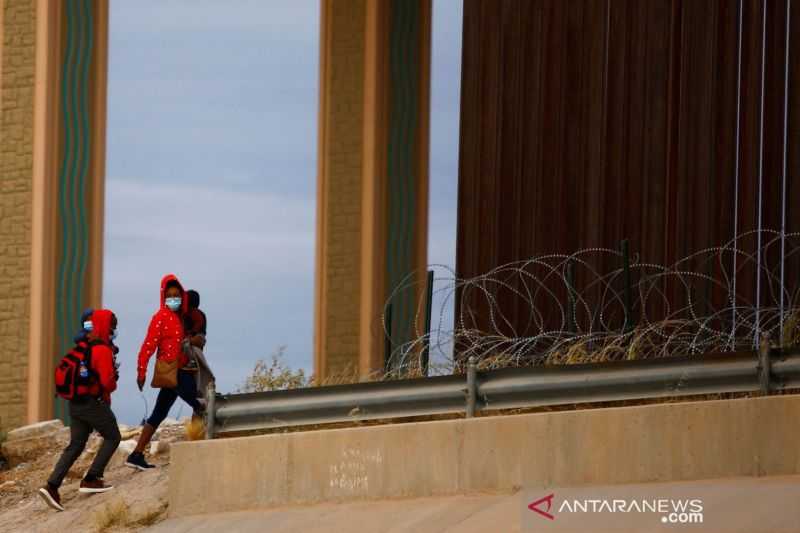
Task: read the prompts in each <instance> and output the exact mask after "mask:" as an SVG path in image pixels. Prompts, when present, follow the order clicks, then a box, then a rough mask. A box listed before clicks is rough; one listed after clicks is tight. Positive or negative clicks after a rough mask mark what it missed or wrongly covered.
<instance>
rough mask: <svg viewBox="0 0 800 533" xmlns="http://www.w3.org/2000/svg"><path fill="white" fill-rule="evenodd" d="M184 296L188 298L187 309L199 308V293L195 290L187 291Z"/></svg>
mask: <svg viewBox="0 0 800 533" xmlns="http://www.w3.org/2000/svg"><path fill="white" fill-rule="evenodd" d="M186 294H187V295H188V296H189V309H197V308H198V307H200V293H199V292H197V291H196V290H193V289H189V290H188V291H186Z"/></svg>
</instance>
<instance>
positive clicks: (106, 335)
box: [92, 309, 114, 343]
mask: <svg viewBox="0 0 800 533" xmlns="http://www.w3.org/2000/svg"><path fill="white" fill-rule="evenodd" d="M113 316H114V313H112V312H111V311H110V310H108V309H96V310H95V312H94V313H92V327H93V329H92V336H94V337H97V338H98V339H100V340H101V341H103V342H105V343H110V342H111V319H112V317H113Z"/></svg>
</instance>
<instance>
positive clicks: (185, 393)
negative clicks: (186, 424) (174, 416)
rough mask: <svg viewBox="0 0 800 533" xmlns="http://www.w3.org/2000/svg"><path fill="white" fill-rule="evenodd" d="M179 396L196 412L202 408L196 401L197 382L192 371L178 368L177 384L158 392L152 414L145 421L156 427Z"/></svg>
mask: <svg viewBox="0 0 800 533" xmlns="http://www.w3.org/2000/svg"><path fill="white" fill-rule="evenodd" d="M179 396H180V397H181V399H182V400H183V401H184V402H186V403H188V404H189V405H190V406H191V407H192V409H193V410H194V412H195V413H196V414H199V413H200V412H201V411H202V410H203V407H202V406H201V405H200V402H198V401H197V384H196V382H195V380H194V372H186V371H184V370H178V386H177V387H175V388H174V389H161V390H160V391H159V392H158V398H156V406H155V407H154V408H153V414H151V415H150V418H148V419H147V423H148V424H150V425H151V426H153V427H154V428H157V427H158V425H159V424H161V422H163V421H164V419H165V418H167V415H168V414H169V410H170V409H171V408H172V406H173V405H174V404H175V400H177V399H178V397H179Z"/></svg>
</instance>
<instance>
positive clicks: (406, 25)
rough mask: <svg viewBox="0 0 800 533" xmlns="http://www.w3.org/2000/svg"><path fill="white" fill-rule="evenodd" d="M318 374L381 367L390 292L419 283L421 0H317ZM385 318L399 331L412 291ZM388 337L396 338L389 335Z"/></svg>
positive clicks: (424, 143) (425, 28)
mask: <svg viewBox="0 0 800 533" xmlns="http://www.w3.org/2000/svg"><path fill="white" fill-rule="evenodd" d="M321 9H322V13H321V38H320V116H319V152H318V153H319V156H318V210H317V264H316V306H315V307H316V314H315V360H314V362H315V373H316V375H317V376H319V377H322V378H325V377H328V376H341V375H347V374H350V375H355V374H358V375H360V376H361V377H365V376H367V375H369V374H370V373H372V372H375V371H381V370H382V369H383V368H384V357H385V354H384V336H383V329H382V324H381V316H382V313H383V308H384V304H385V302H386V299H387V296H388V294H389V292H390V290H391V288H392V287H393V286H394V285H396V284H397V283H399V281H400V280H402V279H403V278H405V277H406V276H408V275H409V274H411V273H412V272H414V271H416V270H418V269H419V270H420V272H421V273H417V274H418V276H419V279H420V280H424V267H425V264H426V251H427V210H428V201H427V197H428V196H427V195H428V168H427V167H428V123H429V120H428V115H429V111H428V106H429V103H428V102H429V85H430V83H429V79H430V75H429V70H430V17H431V4H430V0H419V1H417V0H415V1H412V2H399V1H397V2H394V1H391V0H375V1H369V2H367V1H359V0H347V1H345V0H323V1H322V2H321ZM411 294H412V296H411V297H410V298H409V297H406V298H404V299H402V300H401V302H400V306H399V307H398V311H396V312H395V313H393V314H394V316H395V319H396V320H397V321H398V322H397V323H398V324H400V326H399V327H397V328H396V329H395V331H399V332H401V335H400V336H398V337H397V339H400V337H401V336H402V335H408V330H409V323H410V321H411V320H413V317H414V314H415V312H414V311H415V310H414V307H415V306H416V305H417V304H418V296H419V295H420V294H422V292H420V291H416V290H413V291H412V292H411ZM397 339H396V340H397Z"/></svg>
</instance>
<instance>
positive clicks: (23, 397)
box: [0, 0, 108, 428]
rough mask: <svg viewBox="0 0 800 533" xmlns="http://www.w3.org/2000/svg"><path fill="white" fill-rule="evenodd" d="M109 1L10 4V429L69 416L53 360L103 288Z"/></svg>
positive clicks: (3, 213)
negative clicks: (56, 386)
mask: <svg viewBox="0 0 800 533" xmlns="http://www.w3.org/2000/svg"><path fill="white" fill-rule="evenodd" d="M107 29H108V2H107V1H106V0H101V1H91V0H73V1H69V2H50V1H48V0H4V1H3V2H2V9H0V30H2V32H1V34H2V39H0V47H1V48H0V57H2V62H1V63H0V86H2V91H1V93H2V100H0V135H2V151H0V251H2V253H0V406H1V407H0V418H2V420H0V425H2V426H3V427H4V428H6V427H12V426H16V425H20V424H22V423H25V422H33V421H37V420H42V419H47V418H51V417H53V416H60V417H62V418H65V419H66V414H65V412H64V409H63V405H62V404H60V403H59V402H56V403H54V401H53V367H54V363H55V361H56V360H57V359H58V358H59V357H60V355H61V354H62V353H63V352H64V351H65V350H66V349H67V348H68V347H69V345H70V344H71V337H72V334H73V333H74V331H75V330H76V329H77V326H78V321H79V315H80V312H81V309H82V308H83V307H87V306H99V304H100V294H101V284H102V254H103V215H104V202H103V197H104V189H103V183H104V178H105V105H106V104H105V102H106V71H107V40H108V39H107Z"/></svg>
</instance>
